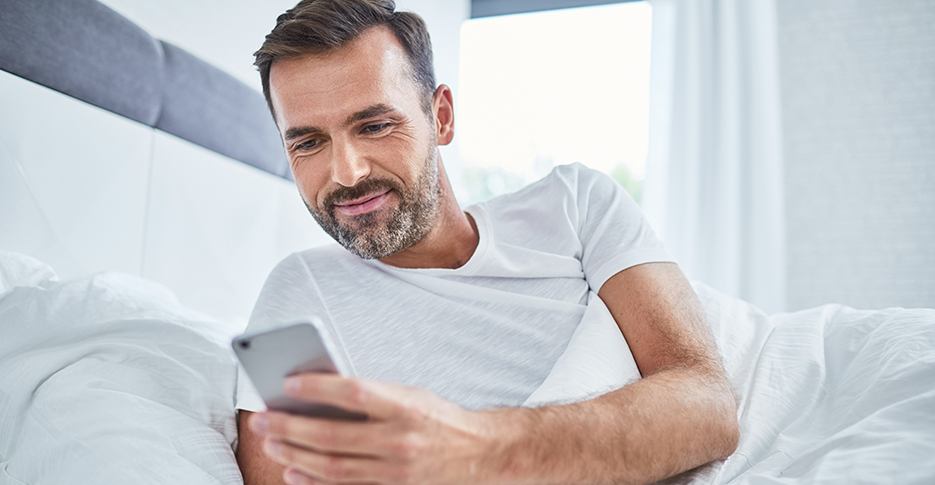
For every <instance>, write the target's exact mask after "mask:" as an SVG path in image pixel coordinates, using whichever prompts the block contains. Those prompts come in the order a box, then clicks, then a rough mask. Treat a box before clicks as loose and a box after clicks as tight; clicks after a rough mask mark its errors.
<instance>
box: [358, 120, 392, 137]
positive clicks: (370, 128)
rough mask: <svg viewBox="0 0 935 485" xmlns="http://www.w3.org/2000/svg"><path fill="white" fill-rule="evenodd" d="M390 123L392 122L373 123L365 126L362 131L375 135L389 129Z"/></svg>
mask: <svg viewBox="0 0 935 485" xmlns="http://www.w3.org/2000/svg"><path fill="white" fill-rule="evenodd" d="M390 125H391V123H372V124H369V125H367V126H364V127H363V129H361V130H360V131H361V132H362V133H364V134H366V135H375V134H377V133H380V132H381V131H383V130H385V129H387V128H388V127H389V126H390Z"/></svg>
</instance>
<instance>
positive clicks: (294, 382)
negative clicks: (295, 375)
mask: <svg viewBox="0 0 935 485" xmlns="http://www.w3.org/2000/svg"><path fill="white" fill-rule="evenodd" d="M286 390H287V391H298V390H299V380H298V379H286Z"/></svg>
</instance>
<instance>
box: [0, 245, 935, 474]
mask: <svg viewBox="0 0 935 485" xmlns="http://www.w3.org/2000/svg"><path fill="white" fill-rule="evenodd" d="M695 289H696V291H697V292H698V294H699V296H700V297H701V299H702V302H703V304H704V307H705V310H706V313H707V318H708V320H709V322H710V323H711V326H712V330H713V332H714V334H715V337H716V339H717V341H718V344H719V346H720V349H721V352H722V354H723V357H724V362H725V366H726V367H727V369H728V373H729V374H730V378H731V381H732V383H733V386H734V388H735V390H736V392H737V394H738V396H739V397H740V399H741V405H740V409H739V410H738V416H739V419H740V422H741V431H742V436H741V442H740V447H739V449H738V451H737V452H736V453H735V454H734V455H732V456H731V457H730V458H729V459H728V460H726V461H723V462H719V463H714V464H711V465H708V466H705V467H702V468H700V469H698V470H694V471H692V472H689V473H686V474H683V475H681V476H679V477H676V478H675V479H673V480H672V482H676V483H769V484H772V483H803V482H805V483H859V482H864V483H890V482H894V481H895V482H899V483H933V482H935V460H933V458H932V457H935V310H923V309H917V310H908V309H886V310H879V311H858V310H854V309H850V308H847V307H843V306H839V305H826V306H822V307H818V308H814V309H811V310H806V311H802V312H796V313H786V314H777V315H772V316H768V315H765V314H764V313H762V312H760V311H759V310H757V309H756V308H755V307H753V306H751V305H749V304H747V303H745V302H743V301H740V300H737V299H735V298H731V297H729V296H726V295H723V294H721V293H718V292H716V291H714V290H712V289H710V288H708V287H705V286H704V285H701V284H696V285H695ZM585 323H587V325H588V326H587V327H585V326H582V328H580V329H579V331H578V332H576V334H575V337H574V338H573V340H572V342H571V343H570V344H569V347H568V349H567V350H566V352H565V354H564V355H563V356H562V358H560V360H559V362H558V363H557V364H556V367H555V368H554V369H553V372H552V374H551V376H550V377H549V379H547V380H546V382H545V383H544V384H543V386H542V387H541V388H540V389H539V390H538V391H537V392H536V394H535V395H534V399H532V398H531V401H530V404H536V403H540V404H541V403H543V402H549V401H555V400H568V399H574V398H576V397H582V396H583V395H585V394H586V395H593V394H594V391H596V390H606V389H608V388H612V387H619V386H620V385H622V384H624V383H625V382H626V381H628V380H630V379H632V378H634V376H632V375H631V374H632V368H630V367H627V366H624V365H622V364H621V365H620V366H617V367H620V369H623V370H622V371H621V370H620V369H618V370H617V371H614V372H605V370H606V369H607V368H608V366H607V365H601V364H600V363H601V362H604V363H606V362H618V361H619V360H620V356H625V358H626V359H631V360H632V357H631V356H630V353H629V350H628V349H627V348H626V343H625V340H624V339H623V338H617V339H611V338H608V336H609V335H611V334H613V333H614V332H613V330H614V329H615V328H616V327H615V326H613V327H611V326H609V325H613V323H612V322H607V321H606V320H601V319H595V320H591V321H586V322H585ZM238 330H239V329H237V328H235V327H231V326H225V325H222V324H220V323H219V322H217V321H214V320H212V319H210V318H208V317H206V316H204V315H201V314H198V313H196V312H194V311H192V310H189V309H186V308H184V307H183V306H182V305H180V304H179V303H178V300H176V298H175V296H174V295H172V294H171V292H169V290H167V289H166V288H164V287H162V286H160V285H157V284H154V283H152V282H149V281H146V280H142V279H139V278H136V277H132V276H128V275H121V274H115V273H105V274H98V275H94V276H91V277H87V278H80V279H76V280H70V281H65V282H59V281H57V280H56V279H55V276H54V271H52V270H51V268H48V267H47V266H45V265H43V264H42V263H40V262H38V261H35V260H32V259H30V258H25V257H23V256H21V255H16V254H12V253H2V252H0V484H6V483H11V484H20V483H31V484H45V483H49V484H52V483H74V482H75V479H76V477H80V481H81V482H82V483H103V484H108V483H154V484H155V483H231V484H237V483H240V482H241V479H240V474H239V471H238V470H237V466H236V463H235V461H234V457H233V452H232V446H233V444H234V443H235V439H236V428H235V424H234V411H233V409H234V408H233V399H234V385H235V378H234V373H235V372H236V370H235V369H236V366H235V365H234V363H233V362H232V360H231V356H230V352H229V351H228V347H227V342H228V339H229V337H230V336H231V335H232V334H233V333H235V332H236V331H238ZM617 335H619V332H617ZM595 349H596V350H595ZM615 349H616V350H617V351H618V352H615ZM618 363H619V362H618ZM626 364H627V365H631V364H632V363H631V362H627V363H626ZM611 367H613V366H611ZM627 369H629V370H627ZM581 382H587V383H588V385H587V387H588V389H582V388H581V386H580V383H581Z"/></svg>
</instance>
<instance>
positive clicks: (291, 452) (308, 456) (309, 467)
mask: <svg viewBox="0 0 935 485" xmlns="http://www.w3.org/2000/svg"><path fill="white" fill-rule="evenodd" d="M263 452H264V453H266V455H267V456H269V457H270V458H272V459H273V460H274V461H276V462H277V463H279V464H281V465H284V466H286V467H290V468H294V469H297V470H299V471H300V472H302V474H303V475H306V476H308V477H309V478H311V479H313V480H318V481H324V482H334V483H348V482H366V481H379V480H380V479H381V477H387V476H389V471H390V470H389V467H388V465H387V463H386V462H384V461H382V460H378V459H375V458H369V457H359V456H348V455H330V454H326V453H321V452H318V451H315V450H310V449H308V448H302V447H298V446H294V445H291V444H289V443H286V442H283V441H277V440H272V439H266V440H264V442H263Z"/></svg>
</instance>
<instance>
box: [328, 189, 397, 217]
mask: <svg viewBox="0 0 935 485" xmlns="http://www.w3.org/2000/svg"><path fill="white" fill-rule="evenodd" d="M389 196H390V189H383V190H380V191H377V192H373V193H370V194H367V195H365V196H363V197H358V198H356V199H352V200H346V201H343V202H336V203H335V204H334V208H335V211H336V212H337V213H338V214H341V215H344V216H359V215H361V214H366V213H368V212H373V211H375V210H377V209H379V208H380V207H383V204H385V203H386V201H387V199H388V198H389Z"/></svg>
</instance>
